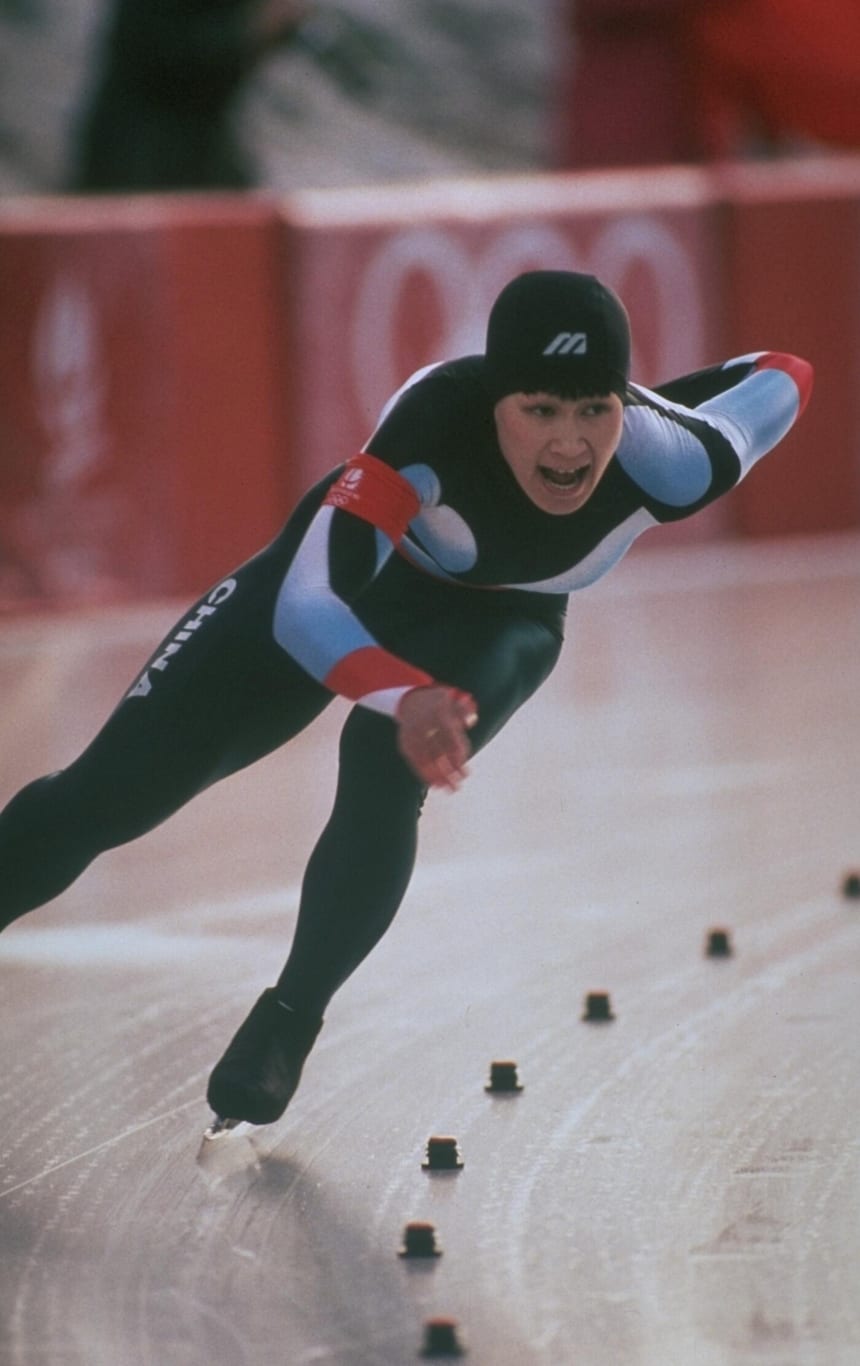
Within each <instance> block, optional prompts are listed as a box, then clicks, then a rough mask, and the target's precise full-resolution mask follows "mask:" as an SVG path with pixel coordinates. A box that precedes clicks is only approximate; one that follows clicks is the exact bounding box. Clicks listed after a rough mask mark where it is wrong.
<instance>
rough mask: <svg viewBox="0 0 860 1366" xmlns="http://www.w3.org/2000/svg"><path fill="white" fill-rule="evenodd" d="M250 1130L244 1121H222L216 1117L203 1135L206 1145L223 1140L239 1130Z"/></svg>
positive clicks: (218, 1116) (219, 1117)
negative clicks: (227, 1135) (219, 1139)
mask: <svg viewBox="0 0 860 1366" xmlns="http://www.w3.org/2000/svg"><path fill="white" fill-rule="evenodd" d="M245 1128H250V1125H247V1124H246V1123H245V1120H244V1119H222V1118H221V1116H220V1115H216V1116H215V1118H214V1119H213V1121H212V1123H211V1124H210V1125H209V1128H208V1129H207V1130H206V1132H205V1133H204V1135H203V1141H204V1143H207V1142H210V1143H211V1142H212V1141H213V1140H214V1139H216V1138H223V1137H224V1136H225V1135H226V1134H232V1133H235V1132H236V1130H237V1129H240V1130H241V1129H245Z"/></svg>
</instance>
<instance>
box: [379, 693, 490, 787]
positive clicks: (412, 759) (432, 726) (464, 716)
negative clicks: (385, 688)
mask: <svg viewBox="0 0 860 1366" xmlns="http://www.w3.org/2000/svg"><path fill="white" fill-rule="evenodd" d="M395 719H396V722H397V746H398V749H399V750H400V753H401V754H402V755H403V757H404V759H405V760H406V762H407V763H408V764H409V766H410V768H412V770H413V772H415V773H416V774H417V775H418V777H419V778H420V779H421V781H422V782H424V783H427V784H428V786H429V787H445V788H447V789H448V790H449V791H450V792H456V791H457V788H458V787H459V786H460V783H461V782H462V781H463V779H464V778H466V777H468V772H469V770H468V769H467V768H466V760H467V759H468V757H469V755H470V753H471V745H470V744H469V740H468V736H467V734H466V732H467V731H468V730H471V728H472V726H474V725H475V723H476V722H477V720H478V708H477V706H476V704H475V699H474V698H473V697H470V696H469V694H468V693H464V692H460V691H459V690H458V689H456V688H445V687H438V686H437V687H431V688H412V689H410V691H409V692H408V693H405V694H404V696H403V697H402V698H401V701H400V706H399V707H398V708H397V716H396V718H395Z"/></svg>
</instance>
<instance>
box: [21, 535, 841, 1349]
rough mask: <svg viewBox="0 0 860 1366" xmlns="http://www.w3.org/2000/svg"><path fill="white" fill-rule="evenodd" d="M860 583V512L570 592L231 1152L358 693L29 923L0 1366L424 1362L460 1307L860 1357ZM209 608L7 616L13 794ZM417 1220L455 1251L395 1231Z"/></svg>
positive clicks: (614, 1343) (462, 1315) (65, 751)
mask: <svg viewBox="0 0 860 1366" xmlns="http://www.w3.org/2000/svg"><path fill="white" fill-rule="evenodd" d="M858 589H860V540H858V539H857V537H855V536H847V537H844V538H832V539H827V540H806V539H802V540H797V541H787V542H769V543H765V544H759V545H753V544H750V543H734V544H731V545H726V546H711V547H708V548H705V549H693V548H685V549H678V550H674V551H663V550H660V549H657V550H653V549H642V550H638V551H637V552H635V553H634V554H633V555H631V556H630V557H629V558H628V559H627V561H625V562H624V563H623V564H622V565H621V566H620V567H619V568H618V569H617V570H616V571H615V572H614V573H613V574H612V575H610V576H609V577H608V579H607V580H605V581H603V582H602V583H600V584H598V585H597V586H595V587H594V588H593V589H591V590H589V591H587V592H586V593H584V594H582V595H581V596H580V597H579V598H578V599H574V600H573V601H572V603H571V610H570V615H569V627H568V642H567V646H566V649H565V652H564V654H563V656H562V661H561V664H560V665H559V667H558V670H557V672H556V674H555V675H554V677H553V678H552V679H551V680H550V682H549V683H548V684H547V686H546V688H545V689H544V691H543V693H542V694H541V695H540V696H539V697H538V698H537V699H536V700H535V701H534V702H533V703H532V705H531V707H530V708H527V709H526V710H525V711H524V712H523V713H522V714H520V715H519V716H518V717H517V718H515V719H514V721H513V722H512V723H511V725H510V727H509V728H508V730H506V731H505V733H504V734H503V735H502V736H501V737H500V738H499V739H498V740H497V741H495V742H494V744H493V745H492V746H490V748H489V749H488V750H487V752H486V753H485V754H483V755H481V757H480V759H479V760H478V761H477V762H476V763H475V765H474V771H473V773H472V776H471V777H470V779H469V781H468V782H467V784H466V785H465V787H464V788H463V790H462V791H461V792H460V793H459V794H458V795H456V796H454V797H450V796H447V795H443V794H438V795H434V796H433V797H431V799H430V800H429V801H428V803H427V807H426V809H425V814H424V817H423V819H422V853H421V859H420V863H419V869H418V872H417V874H416V877H415V880H414V882H413V885H412V887H411V889H410V892H409V894H408V897H407V900H406V902H405V903H404V906H403V908H402V910H401V913H400V915H399V917H398V919H397V921H396V922H395V924H394V927H393V928H392V930H391V932H390V933H389V935H388V936H387V938H386V939H385V940H384V941H383V943H382V944H381V945H380V947H379V948H378V949H377V951H376V953H375V954H374V955H373V956H372V957H371V958H370V959H368V960H367V962H366V963H365V964H364V965H363V966H362V968H361V969H360V970H359V972H358V973H357V974H356V975H355V976H354V977H353V978H352V980H351V981H350V982H349V983H348V984H347V986H346V987H345V988H344V989H343V991H342V992H341V993H340V995H339V996H338V997H337V998H336V999H335V1001H334V1003H333V1004H332V1006H331V1008H330V1010H329V1014H328V1018H327V1022H326V1026H325V1028H324V1030H323V1032H322V1034H321V1036H320V1041H319V1044H318V1046H317V1049H316V1051H315V1052H314V1053H313V1054H312V1056H311V1059H310V1061H309V1063H308V1065H307V1068H306V1070H305V1076H304V1080H303V1082H302V1087H301V1089H300V1091H299V1093H298V1095H297V1097H296V1099H295V1100H294V1102H293V1104H292V1106H291V1107H290V1109H289V1110H288V1112H287V1114H286V1115H285V1117H284V1119H283V1120H282V1121H281V1122H280V1123H278V1124H276V1125H274V1126H272V1127H271V1128H268V1129H261V1130H256V1131H250V1132H246V1133H245V1134H244V1135H242V1134H241V1133H237V1134H234V1135H232V1136H231V1137H230V1138H227V1139H222V1140H219V1141H218V1142H217V1143H216V1144H212V1143H209V1144H206V1145H205V1146H203V1147H201V1135H202V1133H203V1131H204V1128H205V1127H206V1124H207V1123H208V1120H209V1112H208V1110H207V1107H206V1104H205V1101H204V1090H205V1083H206V1077H207V1074H208V1071H209V1069H210V1067H211V1065H212V1064H213V1063H214V1062H215V1060H216V1059H217V1057H218V1056H219V1054H220V1053H221V1051H222V1049H223V1047H224V1045H225V1043H226V1042H227V1040H228V1039H229V1037H230V1035H231V1034H232V1032H233V1030H234V1029H235V1027H236V1025H237V1024H238V1023H239V1021H240V1020H241V1019H242V1018H243V1016H244V1015H245V1013H246V1012H247V1009H248V1008H249V1007H250V1005H251V1004H252V1002H253V1000H254V999H255V997H256V995H257V994H258V993H259V991H260V990H261V988H262V987H264V986H265V985H267V984H269V983H270V982H271V981H273V980H274V978H275V976H276V975H277V972H278V970H279V969H280V966H281V963H282V960H283V958H284V957H285V954H286V950H287V947H288V943H289V938H290V932H291V927H292V923H293V919H294V914H295V909H296V904H297V898H298V886H299V880H300V877H301V872H302V868H303V864H304V861H305V859H306V857H307V855H308V853H309V850H310V847H311V845H312V842H313V840H314V838H315V835H316V833H317V831H318V830H319V828H320V827H321V825H322V823H323V821H324V819H325V816H326V813H327V808H328V804H329V801H330V797H331V793H332V789H333V778H334V744H335V738H336V733H337V729H338V727H339V725H340V723H341V722H342V719H343V716H344V714H345V712H344V708H343V706H342V704H340V703H336V704H334V705H333V707H332V708H331V709H330V711H329V712H328V713H327V714H326V715H325V716H324V717H323V719H322V720H321V722H319V723H318V724H317V726H316V727H315V728H314V729H312V730H311V731H309V732H306V733H305V734H304V735H303V736H302V737H300V739H299V740H298V741H296V742H294V743H293V744H292V745H291V746H290V747H289V748H288V749H287V750H284V751H282V752H280V753H279V754H277V755H274V756H272V757H271V758H269V759H267V760H265V761H264V762H263V763H262V764H260V765H258V766H257V767H256V768H254V769H251V770H249V771H248V772H246V773H244V774H242V775H240V776H238V777H236V778H233V779H231V780H229V781H228V782H226V783H224V784H222V785H221V786H220V787H217V788H215V789H213V790H211V791H210V792H208V793H207V794H205V795H204V796H203V797H202V798H200V799H198V801H197V802H196V803H194V804H193V805H192V806H191V807H189V808H187V809H186V810H185V811H184V812H182V813H181V814H180V815H179V816H178V817H176V818H175V819H174V820H173V821H172V822H171V823H169V824H168V825H165V826H163V827H162V828H161V829H160V830H158V831H156V832H155V833H154V834H152V835H150V836H149V837H147V838H146V839H144V840H142V841H140V842H139V843H137V844H135V845H132V846H128V847H126V848H125V849H123V850H120V851H116V852H114V853H112V854H110V855H108V856H106V857H104V858H103V859H102V860H101V861H100V862H98V863H97V864H95V865H94V866H93V867H92V868H91V869H90V870H89V872H88V873H87V874H85V876H84V877H83V878H82V879H81V880H80V881H79V883H78V884H77V885H76V886H75V887H74V888H72V889H71V890H70V891H69V892H67V893H66V895H65V896H64V897H63V898H61V899H59V900H58V901H57V902H55V903H54V904H53V905H51V906H49V907H46V908H44V909H43V910H41V911H39V912H36V913H34V914H33V915H32V916H31V917H29V918H28V919H26V920H24V921H21V922H20V923H18V924H17V925H14V926H13V927H12V928H11V929H10V930H9V931H7V932H6V933H5V934H4V935H3V936H2V938H0V983H2V991H1V992H0V999H2V1004H0V1011H2V1039H3V1070H2V1082H0V1105H2V1115H3V1131H2V1143H0V1262H2V1272H0V1363H2V1366H306V1364H307V1366H312V1364H314V1366H315V1364H316V1363H320V1364H323V1363H331V1364H332V1366H405V1364H406V1363H410V1362H413V1361H416V1360H418V1359H420V1358H419V1352H420V1349H421V1346H422V1341H423V1325H424V1323H425V1321H426V1320H428V1319H430V1318H432V1317H434V1316H437V1315H444V1316H451V1317H453V1318H454V1319H456V1320H457V1321H458V1323H459V1336H460V1340H461V1342H462V1343H463V1344H464V1346H465V1347H466V1348H467V1349H468V1357H467V1358H466V1359H467V1361H468V1362H469V1363H471V1366H856V1363H857V1362H858V1361H860V1296H858V1294H857V1264H858V1252H860V1175H858V1157H859V1156H860V1152H858V1129H857V1116H858V1099H860V1085H858V1080H860V1078H858V1073H860V1048H858V1039H860V989H858V963H860V900H851V899H849V898H847V897H845V896H844V895H843V893H842V881H843V877H844V876H845V874H846V873H848V872H850V871H851V870H852V868H857V869H858V870H860V825H858V793H859V792H860V745H859V744H858V741H860V611H858V601H860V599H858ZM182 606H183V604H176V603H173V604H158V605H149V606H145V607H134V608H131V607H126V608H110V609H100V610H97V611H96V610H93V611H92V612H87V613H76V614H62V615H56V616H49V617H47V616H46V617H39V618H25V617H22V618H20V619H12V620H9V621H7V622H5V623H4V624H3V625H2V626H0V697H2V707H0V756H2V774H0V784H2V787H1V788H0V800H3V801H5V800H6V798H8V797H9V796H11V795H12V793H13V792H14V791H15V790H16V789H17V787H18V786H19V785H21V784H22V783H23V782H25V781H26V780H28V779H29V778H31V777H35V776H37V775H38V774H40V773H42V772H45V771H47V770H50V769H54V768H58V767H60V766H61V765H62V764H64V763H65V762H67V761H68V760H70V759H71V758H72V757H73V756H74V755H75V754H76V753H77V751H78V750H79V748H80V747H81V746H82V745H83V744H84V743H86V741H87V740H88V739H89V738H90V736H91V735H92V733H93V732H94V730H95V729H96V727H97V726H98V725H99V723H100V722H101V720H102V719H103V718H104V717H105V716H106V714H107V712H108V711H109V709H110V708H111V707H112V706H113V704H114V702H115V701H116V700H117V699H118V697H119V695H120V694H121V692H122V690H123V689H124V687H125V686H127V685H128V684H129V683H130V682H131V681H132V679H133V677H134V675H135V673H136V672H137V670H138V668H139V666H140V664H141V663H142V662H143V659H144V657H145V656H146V655H147V654H148V653H149V651H150V649H151V648H152V647H153V646H154V645H155V644H156V643H157V640H158V639H159V637H160V636H161V635H162V633H163V632H164V631H165V630H166V629H167V628H168V627H169V626H170V625H171V623H172V622H173V620H174V618H175V617H176V616H177V615H178V614H179V612H180V611H181V609H182ZM715 927H720V928H724V929H726V930H727V931H728V932H729V934H730V938H731V943H732V945H733V947H734V953H733V955H732V956H730V957H727V958H720V959H717V958H712V957H709V956H707V955H706V953H705V952H704V948H705V942H706V937H707V935H708V933H709V931H710V930H711V929H713V928H715ZM592 991H606V992H608V993H609V994H610V999H611V1004H612V1008H613V1013H614V1015H615V1018H614V1020H612V1021H611V1022H608V1023H603V1024H592V1023H586V1022H584V1021H583V1020H582V1018H581V1016H582V1013H583V1001H584V997H585V995H586V993H588V992H592ZM494 1059H512V1060H515V1061H516V1062H517V1064H518V1068H519V1076H520V1080H521V1081H522V1083H523V1088H524V1089H523V1090H522V1091H521V1092H519V1093H517V1094H515V1095H510V1096H494V1095H492V1094H488V1093H487V1092H486V1091H485V1089H484V1087H485V1083H486V1081H487V1078H488V1073H489V1066H490V1062H491V1061H492V1060H494ZM430 1135H451V1136H455V1137H456V1138H457V1140H458V1143H459V1147H460V1151H461V1153H462V1157H463V1161H464V1165H463V1167H462V1169H461V1170H459V1171H457V1172H452V1173H436V1172H427V1171H425V1170H423V1169H422V1161H423V1158H424V1148H425V1144H426V1142H427V1139H428V1137H429V1136H430ZM415 1219H426V1220H431V1221H432V1222H433V1223H434V1224H435V1226H436V1229H437V1233H438V1238H439V1243H440V1245H441V1247H442V1249H443V1252H442V1256H441V1257H439V1258H437V1259H434V1260H432V1261H431V1262H426V1261H425V1262H416V1261H411V1260H407V1259H403V1258H401V1257H399V1256H398V1249H399V1248H400V1245H401V1240H402V1234H403V1229H404V1226H405V1224H406V1223H407V1222H408V1221H410V1220H415Z"/></svg>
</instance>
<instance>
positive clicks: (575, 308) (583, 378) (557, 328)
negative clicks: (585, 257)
mask: <svg viewBox="0 0 860 1366" xmlns="http://www.w3.org/2000/svg"><path fill="white" fill-rule="evenodd" d="M486 369H487V382H488V385H489V388H490V392H491V395H492V398H493V401H494V402H496V401H498V399H500V398H503V397H504V396H505V394H513V393H526V394H530V393H537V392H539V391H542V390H545V391H546V392H547V393H551V394H558V395H559V396H560V397H561V398H579V397H581V396H583V395H586V394H610V393H616V394H621V395H623V394H624V391H625V389H626V387H627V378H628V375H629V372H630V323H629V321H628V318H627V310H626V309H625V307H624V305H623V304H622V302H621V300H620V299H619V298H618V296H617V295H616V294H613V292H612V290H611V289H608V288H607V287H606V285H603V284H601V282H600V281H599V280H598V279H596V277H595V276H594V275H580V274H579V273H578V272H576V271H572V270H532V271H528V272H526V274H525V275H518V276H517V277H516V279H514V280H511V282H510V283H509V284H507V285H505V288H504V289H503V290H502V292H501V294H500V295H499V297H498V298H497V299H496V302H495V303H494V304H493V307H492V309H491V310H490V319H489V322H488V324H487V353H486Z"/></svg>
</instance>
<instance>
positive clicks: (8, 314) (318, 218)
mask: <svg viewBox="0 0 860 1366" xmlns="http://www.w3.org/2000/svg"><path fill="white" fill-rule="evenodd" d="M858 216H860V158H856V159H855V158H847V157H846V158H840V159H838V160H824V161H821V162H818V161H807V162H802V163H798V164H795V165H793V166H785V165H775V166H755V167H742V168H739V167H728V168H722V169H720V170H710V171H705V170H696V169H691V168H686V169H684V168H676V169H663V170H660V171H656V172H655V171H650V172H649V171H639V172H634V173H628V172H595V173H590V174H587V175H580V176H557V177H556V176H542V177H541V176H537V177H525V176H523V177H517V178H513V179H503V178H499V179H492V180H490V179H488V180H486V181H482V182H467V181H461V182H456V183H451V184H439V183H431V184H425V185H423V186H419V187H412V188H409V187H400V188H396V189H380V188H373V189H368V190H351V191H320V192H316V193H305V194H299V195H294V196H292V197H290V198H289V199H288V200H286V201H284V202H283V203H282V204H279V205H276V204H275V203H274V202H269V201H266V200H264V199H259V198H255V197H241V196H231V197H211V198H210V197H206V196H203V197H189V198H187V199H158V198H149V197H147V198H145V199H136V200H101V201H75V200H67V199H61V200H44V201H34V202H27V201H19V202H17V203H16V202H14V201H13V202H12V203H7V204H6V205H4V206H2V207H0V295H2V308H0V429H2V441H0V606H2V604H3V602H4V600H5V601H6V602H8V601H10V600H11V601H17V602H20V601H38V600H40V599H41V600H49V601H72V602H75V601H86V600H92V599H94V598H98V597H110V598H116V597H118V596H120V597H121V596H129V595H153V594H174V593H181V594H183V595H186V594H189V595H190V594H192V593H197V592H198V591H202V590H203V589H204V588H205V587H206V586H207V585H208V584H209V583H210V582H211V581H212V580H213V579H215V578H217V577H219V576H220V575H221V574H223V573H224V572H225V571H226V569H228V568H230V567H232V566H233V565H234V564H236V563H237V562H239V561H240V560H242V559H243V558H244V557H246V556H247V555H249V554H251V553H253V551H254V550H255V549H257V547H258V546H260V545H261V544H263V543H264V542H265V541H266V540H267V539H268V537H269V536H270V535H272V534H273V533H274V532H275V531H276V529H277V528H278V526H279V525H280V523H281V521H282V519H283V518H284V516H285V515H286V514H287V512H288V511H289V509H290V507H291V506H292V505H293V504H294V502H295V501H296V499H297V498H298V496H299V495H300V493H301V492H302V491H303V490H304V489H305V488H306V487H307V485H308V484H309V483H310V482H311V481H312V480H314V479H315V478H318V477H319V476H320V475H322V474H323V473H324V472H325V471H327V470H328V469H330V468H331V467H332V465H334V464H335V463H337V462H339V461H341V460H343V459H345V458H346V457H347V456H349V455H350V454H352V453H353V452H354V451H355V450H356V449H357V448H358V447H359V446H360V445H362V444H363V443H364V441H365V440H366V438H367V437H368V435H369V433H370V432H371V430H372V428H373V426H374V424H375V422H376V419H377V416H378V413H379V410H380V408H381V406H382V404H383V403H384V402H385V400H386V399H387V398H388V397H389V396H390V394H391V393H392V391H393V390H394V389H396V388H397V387H398V386H399V385H400V384H402V383H403V382H404V381H405V380H406V379H407V378H408V376H409V375H410V374H411V373H412V372H413V371H414V370H415V369H417V368H418V367H419V366H421V365H424V364H429V363H431V362H433V361H436V360H439V359H442V358H444V357H445V356H450V355H455V354H461V355H462V354H466V353H468V352H471V351H479V350H481V349H482V347H483V336H484V326H485V319H486V315H487V311H488V309H489V306H490V304H491V302H492V300H493V298H494V297H495V295H496V293H497V292H498V290H499V289H500V288H501V286H502V285H503V284H504V283H505V281H506V280H508V279H509V278H510V277H511V276H512V275H514V274H516V273H517V272H518V271H520V270H524V269H528V268H530V267H534V266H542V265H548V264H552V265H554V266H562V267H564V266H568V267H571V268H574V269H584V270H591V271H594V272H595V273H596V274H597V275H599V276H601V277H602V278H604V279H605V280H607V281H608V282H609V283H610V284H611V285H613V286H614V287H615V288H616V289H617V290H618V292H619V293H620V294H621V295H622V297H623V298H624V299H625V301H626V303H627V305H628V307H629V310H630V314H631V318H632V321H633V331H634V338H635V351H634V374H635V376H636V378H637V379H639V380H641V381H643V382H645V383H646V384H647V383H655V382H657V381H659V380H660V379H661V378H667V377H669V376H671V375H673V374H678V373H681V372H683V371H685V370H689V369H694V368H696V367H697V366H699V365H702V364H707V363H710V362H712V361H715V360H719V359H721V358H724V357H727V356H730V355H737V354H742V353H744V352H746V351H749V350H754V349H761V348H773V349H784V350H793V351H796V352H798V353H799V354H801V355H803V356H806V357H808V358H809V359H810V360H811V361H812V362H813V364H814V365H815V367H816V371H817V384H816V390H815V393H814V395H813V400H812V403H811V405H810V407H809V409H808V411H807V413H806V414H805V415H804V418H803V422H802V424H801V425H800V427H799V428H798V429H797V431H796V432H794V433H792V434H791V435H790V437H789V438H788V440H787V441H786V442H785V443H784V444H783V446H782V447H781V448H780V451H779V453H778V454H777V455H775V456H774V457H773V458H772V459H769V460H766V461H764V462H762V464H761V465H760V466H759V467H758V468H757V469H756V470H755V471H754V472H753V473H752V475H751V476H750V478H749V479H748V480H746V481H745V482H744V483H743V484H742V485H741V487H740V488H739V489H738V490H736V491H735V492H734V493H733V494H732V495H731V496H730V497H729V498H727V499H725V500H722V501H721V502H720V503H718V504H717V505H716V506H715V507H714V508H713V509H710V510H708V511H707V512H706V513H704V514H702V515H700V516H699V517H696V518H694V519H691V521H690V522H687V523H683V524H681V525H680V526H679V527H677V528H672V529H667V530H665V531H664V532H662V533H661V535H660V537H659V538H658V537H654V538H653V541H654V543H655V544H661V545H665V544H667V543H669V542H671V541H672V540H685V539H691V538H692V539H701V538H705V537H710V536H713V535H725V534H730V533H733V532H743V533H748V534H756V535H761V534H783V533H787V532H807V531H817V530H839V529H844V528H847V527H856V526H858V525H860V491H858V482H860V481H858V467H860V459H858V456H860V437H858V421H857V418H858V412H857V407H858V403H860V398H858V393H860V386H858V383H857V378H858V374H857V372H858V366H860V280H858V272H860V262H858V255H860V253H858V245H860V221H858ZM647 539H648V538H646V543H647Z"/></svg>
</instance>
